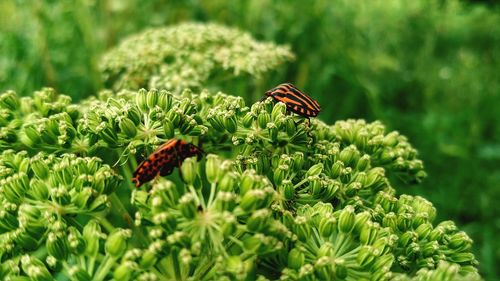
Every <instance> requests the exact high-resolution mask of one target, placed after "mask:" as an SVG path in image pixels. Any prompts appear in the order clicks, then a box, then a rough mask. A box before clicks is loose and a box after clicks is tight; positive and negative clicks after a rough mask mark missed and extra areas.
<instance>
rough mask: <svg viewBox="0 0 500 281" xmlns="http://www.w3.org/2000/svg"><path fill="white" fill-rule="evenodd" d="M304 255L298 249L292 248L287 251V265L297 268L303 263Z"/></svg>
mask: <svg viewBox="0 0 500 281" xmlns="http://www.w3.org/2000/svg"><path fill="white" fill-rule="evenodd" d="M304 262H305V255H304V253H302V252H301V251H300V250H299V249H297V248H293V249H292V250H290V252H288V267H289V268H292V269H295V270H298V269H299V268H301V267H302V266H303V265H304Z"/></svg>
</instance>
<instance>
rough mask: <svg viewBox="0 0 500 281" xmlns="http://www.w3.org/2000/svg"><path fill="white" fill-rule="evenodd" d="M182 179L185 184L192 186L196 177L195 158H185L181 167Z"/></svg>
mask: <svg viewBox="0 0 500 281" xmlns="http://www.w3.org/2000/svg"><path fill="white" fill-rule="evenodd" d="M181 174H182V179H183V180H184V182H185V183H186V184H189V185H193V184H194V182H195V180H196V177H197V176H198V164H197V163H196V157H191V158H187V159H186V160H184V162H183V163H182V165H181Z"/></svg>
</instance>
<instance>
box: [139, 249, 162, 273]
mask: <svg viewBox="0 0 500 281" xmlns="http://www.w3.org/2000/svg"><path fill="white" fill-rule="evenodd" d="M157 261H158V258H157V257H156V254H155V253H154V252H153V251H151V250H146V251H144V253H143V255H142V257H141V262H140V263H139V265H140V266H141V268H143V269H148V268H151V267H152V266H153V265H155V264H156V262H157Z"/></svg>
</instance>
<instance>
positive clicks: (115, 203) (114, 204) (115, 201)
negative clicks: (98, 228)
mask: <svg viewBox="0 0 500 281" xmlns="http://www.w3.org/2000/svg"><path fill="white" fill-rule="evenodd" d="M109 200H110V201H111V208H112V209H114V210H117V211H118V213H120V214H121V215H122V216H123V218H124V219H125V221H126V222H127V225H128V226H129V227H130V228H132V227H133V225H134V224H133V220H132V217H131V216H130V214H129V213H128V211H127V209H126V208H125V206H123V204H122V201H121V200H120V198H118V195H116V193H113V194H111V195H110V196H109Z"/></svg>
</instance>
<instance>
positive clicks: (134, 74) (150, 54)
mask: <svg viewBox="0 0 500 281" xmlns="http://www.w3.org/2000/svg"><path fill="white" fill-rule="evenodd" d="M293 58H294V56H293V54H292V53H291V52H290V50H289V48H288V47H281V46H277V45H275V44H272V43H260V42H257V41H255V39H253V38H252V37H251V36H250V35H249V34H248V33H245V32H242V31H240V30H238V29H235V28H228V27H225V26H222V25H218V24H197V23H184V24H179V25H176V26H172V27H163V28H155V29H149V30H147V31H145V32H143V33H140V34H138V35H133V36H130V37H129V38H127V39H125V40H124V41H123V42H122V43H121V44H120V45H118V46H117V47H116V48H114V49H112V50H110V51H109V52H108V53H106V54H105V55H104V57H103V59H102V61H101V64H100V69H101V72H102V74H103V77H104V81H105V83H106V84H107V85H108V86H110V87H111V88H114V89H124V88H126V89H139V88H142V87H148V88H161V89H167V90H170V91H173V92H180V91H181V90H182V89H185V88H200V87H201V86H202V85H203V86H206V83H207V82H210V81H211V80H213V75H214V74H220V73H224V74H227V75H226V76H230V77H231V76H233V77H236V76H238V75H240V74H242V73H245V74H249V75H251V76H254V77H258V76H260V75H262V74H263V73H265V72H268V71H269V70H272V69H275V68H277V67H278V66H279V65H281V64H283V63H284V62H286V61H290V60H292V59H293ZM209 77H212V79H210V80H209V79H208V78H209ZM220 78H221V79H222V78H227V77H223V76H221V77H220Z"/></svg>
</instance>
